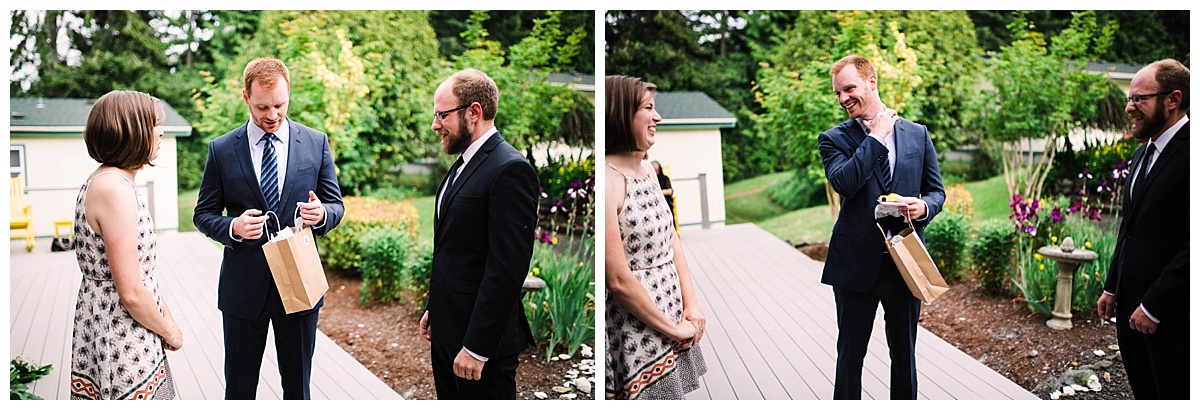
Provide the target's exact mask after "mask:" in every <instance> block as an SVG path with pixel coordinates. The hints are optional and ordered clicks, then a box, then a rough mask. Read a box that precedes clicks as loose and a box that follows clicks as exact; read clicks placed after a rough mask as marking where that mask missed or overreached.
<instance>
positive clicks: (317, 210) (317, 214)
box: [296, 191, 325, 226]
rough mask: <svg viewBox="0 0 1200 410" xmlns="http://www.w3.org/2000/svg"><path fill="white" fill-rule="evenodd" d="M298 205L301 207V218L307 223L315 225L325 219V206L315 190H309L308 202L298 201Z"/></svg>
mask: <svg viewBox="0 0 1200 410" xmlns="http://www.w3.org/2000/svg"><path fill="white" fill-rule="evenodd" d="M296 207H298V208H299V209H300V219H301V220H303V221H304V224H305V225H309V226H315V225H319V224H321V221H324V220H325V206H323V205H321V200H320V199H317V194H315V193H313V191H308V202H297V203H296Z"/></svg>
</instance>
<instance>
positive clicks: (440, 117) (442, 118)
mask: <svg viewBox="0 0 1200 410" xmlns="http://www.w3.org/2000/svg"><path fill="white" fill-rule="evenodd" d="M470 106H471V103H466V104H463V105H460V106H457V107H454V108H451V109H449V110H446V111H437V112H434V113H433V118H437V120H438V121H445V120H446V116H447V115H450V113H452V112H455V111H458V110H461V109H463V108H467V107H470Z"/></svg>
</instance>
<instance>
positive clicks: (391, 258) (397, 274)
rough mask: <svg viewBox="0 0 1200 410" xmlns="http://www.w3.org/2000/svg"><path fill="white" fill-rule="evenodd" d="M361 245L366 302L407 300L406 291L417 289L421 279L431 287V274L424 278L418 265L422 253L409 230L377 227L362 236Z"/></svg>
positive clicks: (362, 294)
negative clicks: (429, 283) (429, 276)
mask: <svg viewBox="0 0 1200 410" xmlns="http://www.w3.org/2000/svg"><path fill="white" fill-rule="evenodd" d="M358 248H359V250H361V251H362V262H360V263H359V265H358V270H359V271H360V272H362V283H361V284H360V285H359V288H358V289H359V292H360V293H361V296H360V298H361V301H362V303H363V304H364V305H365V304H367V303H370V302H371V301H372V300H377V301H379V302H382V303H387V304H390V303H394V302H400V303H405V302H407V300H408V298H407V296H406V292H411V291H413V290H415V289H417V287H418V284H419V283H422V282H423V283H424V285H423V286H426V287H428V282H429V278H428V275H427V274H426V275H424V276H425V277H421V276H422V275H421V274H422V272H420V269H419V268H418V265H419V263H418V262H417V261H418V259H419V258H420V256H419V254H420V253H419V252H418V250H417V245H416V243H415V241H414V240H413V237H412V235H410V234H409V233H408V232H405V231H402V230H399V229H396V228H391V227H386V226H379V227H374V228H371V229H370V230H368V231H367V232H366V233H365V234H363V235H362V236H361V237H360V238H359V241H358Z"/></svg>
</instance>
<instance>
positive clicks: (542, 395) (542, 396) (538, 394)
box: [533, 391, 550, 400]
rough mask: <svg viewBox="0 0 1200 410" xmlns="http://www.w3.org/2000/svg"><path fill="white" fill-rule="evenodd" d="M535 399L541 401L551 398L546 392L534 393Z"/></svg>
mask: <svg viewBox="0 0 1200 410" xmlns="http://www.w3.org/2000/svg"><path fill="white" fill-rule="evenodd" d="M533 397H537V398H538V399H540V400H545V399H546V398H548V397H550V395H548V394H546V393H544V392H540V391H535V392H533Z"/></svg>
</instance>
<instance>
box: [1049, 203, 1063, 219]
mask: <svg viewBox="0 0 1200 410" xmlns="http://www.w3.org/2000/svg"><path fill="white" fill-rule="evenodd" d="M1050 219H1052V220H1054V222H1060V221H1062V220H1063V215H1062V209H1060V208H1059V207H1057V206H1056V207H1054V210H1053V211H1050Z"/></svg>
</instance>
